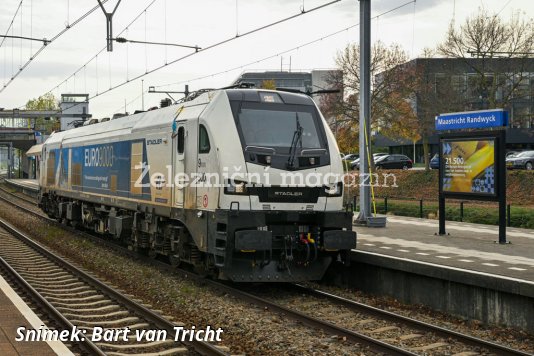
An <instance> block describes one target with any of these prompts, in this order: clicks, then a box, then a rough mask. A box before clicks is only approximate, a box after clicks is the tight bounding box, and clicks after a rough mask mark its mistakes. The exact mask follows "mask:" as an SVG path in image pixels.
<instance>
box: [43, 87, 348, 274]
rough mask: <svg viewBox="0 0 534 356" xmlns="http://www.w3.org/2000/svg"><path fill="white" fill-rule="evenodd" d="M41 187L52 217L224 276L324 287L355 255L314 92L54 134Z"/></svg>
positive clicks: (235, 96)
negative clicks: (336, 265) (334, 266)
mask: <svg viewBox="0 0 534 356" xmlns="http://www.w3.org/2000/svg"><path fill="white" fill-rule="evenodd" d="M39 185H40V193H39V206H40V207H41V209H42V210H43V211H44V212H46V213H47V214H48V216H50V217H51V218H54V219H58V220H61V221H62V222H64V223H66V224H70V225H72V226H75V227H79V228H84V229H90V230H91V231H94V232H96V233H98V234H102V235H104V236H105V237H106V238H110V239H116V240H118V241H119V242H120V243H123V244H125V245H127V246H128V248H130V249H132V250H135V251H139V252H142V253H146V254H148V255H149V256H151V257H159V256H165V257H163V258H168V260H169V261H170V263H171V264H173V265H179V264H181V263H183V264H188V265H191V266H193V267H194V269H195V270H196V271H198V272H199V273H201V274H204V275H207V274H209V275H212V276H214V277H216V278H220V279H227V280H232V281H236V282H289V281H305V280H319V279H321V278H322V277H323V275H324V273H325V272H326V270H327V268H328V267H329V265H330V263H332V262H333V261H336V260H337V261H342V262H347V261H348V257H349V252H350V250H351V249H353V248H355V246H356V233H355V232H353V231H352V212H351V211H348V210H344V209H343V188H344V187H343V169H342V162H341V158H340V154H339V150H338V147H337V144H336V141H335V139H334V136H333V135H332V132H331V131H330V129H329V127H328V125H327V123H326V121H325V119H324V118H323V116H322V115H321V113H320V112H319V110H318V108H317V106H316V105H315V103H314V102H313V100H312V99H311V98H310V97H309V96H308V95H303V94H297V93H290V92H285V91H278V90H260V89H250V88H237V89H221V90H212V91H205V92H202V93H199V94H198V95H196V96H194V97H193V98H191V99H190V100H184V101H183V102H180V103H176V104H174V105H171V106H167V107H163V108H160V109H157V110H152V111H146V112H140V113H137V114H134V115H130V116H124V117H119V118H116V119H112V120H109V121H107V122H100V123H96V124H92V125H87V126H82V127H78V128H75V129H72V130H68V131H63V132H57V133H54V134H52V135H51V136H50V137H49V138H48V140H47V141H46V142H45V143H44V145H43V148H42V160H41V176H40V178H39Z"/></svg>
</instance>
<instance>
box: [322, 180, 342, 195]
mask: <svg viewBox="0 0 534 356" xmlns="http://www.w3.org/2000/svg"><path fill="white" fill-rule="evenodd" d="M324 191H325V193H326V196H327V197H340V196H342V195H343V182H337V183H334V184H329V185H325V186H324Z"/></svg>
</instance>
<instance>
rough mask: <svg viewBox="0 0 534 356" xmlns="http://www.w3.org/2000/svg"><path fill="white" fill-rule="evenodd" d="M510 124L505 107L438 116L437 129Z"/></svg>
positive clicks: (479, 127) (480, 127) (475, 127)
mask: <svg viewBox="0 0 534 356" xmlns="http://www.w3.org/2000/svg"><path fill="white" fill-rule="evenodd" d="M507 125H508V112H507V111H504V110H503V109H493V110H481V111H467V112H456V113H449V114H441V115H439V116H436V130H461V129H485V128H490V127H502V126H507Z"/></svg>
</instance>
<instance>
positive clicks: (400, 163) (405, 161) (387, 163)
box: [375, 154, 413, 169]
mask: <svg viewBox="0 0 534 356" xmlns="http://www.w3.org/2000/svg"><path fill="white" fill-rule="evenodd" d="M375 167H376V169H408V168H412V167H413V162H412V160H411V159H409V158H408V156H405V155H397V154H395V155H386V156H381V157H378V158H377V159H376V160H375Z"/></svg>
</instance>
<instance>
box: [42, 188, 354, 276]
mask: <svg viewBox="0 0 534 356" xmlns="http://www.w3.org/2000/svg"><path fill="white" fill-rule="evenodd" d="M60 194H61V195H58V194H56V192H55V191H53V190H42V191H41V193H40V197H39V202H40V203H39V204H40V206H41V208H42V209H43V210H44V211H45V212H47V214H48V215H49V216H50V217H52V218H55V219H58V220H62V221H63V222H65V223H68V224H70V225H72V226H75V227H84V228H86V229H90V230H92V231H94V232H96V233H99V234H102V235H105V236H109V237H111V238H114V239H116V240H119V241H120V242H121V243H123V244H125V245H127V246H128V247H129V248H131V249H133V250H136V251H140V252H145V253H147V254H148V255H149V256H152V257H156V256H158V255H163V256H167V257H168V258H169V260H170V262H171V264H174V265H178V264H180V263H181V262H185V263H188V264H191V265H192V266H194V268H195V270H197V271H198V272H199V273H201V274H212V275H214V276H216V277H217V278H221V279H230V280H233V281H246V282H261V281H305V280H318V279H321V278H322V276H323V275H324V273H325V272H326V269H327V268H328V266H329V265H330V263H331V261H332V260H334V259H340V260H342V261H344V262H347V261H348V253H349V251H350V249H352V248H354V247H355V246H356V236H355V233H354V232H352V214H351V213H349V212H343V211H342V212H317V211H244V210H238V209H232V210H224V209H218V210H215V211H206V210H196V209H177V208H169V207H164V206H158V205H151V204H142V203H138V202H130V201H124V200H119V199H114V198H108V197H102V196H100V197H94V196H91V195H89V194H83V193H82V194H80V193H75V192H73V193H71V192H60Z"/></svg>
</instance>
